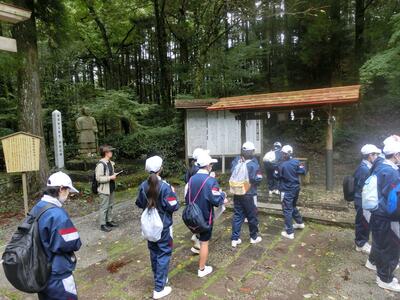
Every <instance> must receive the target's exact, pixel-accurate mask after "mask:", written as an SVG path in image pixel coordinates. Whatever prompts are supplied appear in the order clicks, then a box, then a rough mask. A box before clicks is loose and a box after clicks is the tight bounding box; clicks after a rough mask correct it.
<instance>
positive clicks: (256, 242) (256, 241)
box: [250, 236, 262, 244]
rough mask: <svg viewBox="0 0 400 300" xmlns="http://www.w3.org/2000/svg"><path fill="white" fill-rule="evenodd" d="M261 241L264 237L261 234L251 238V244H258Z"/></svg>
mask: <svg viewBox="0 0 400 300" xmlns="http://www.w3.org/2000/svg"><path fill="white" fill-rule="evenodd" d="M261 241H262V237H261V236H258V237H257V238H256V239H255V240H253V239H252V238H250V244H258V243H259V242H261Z"/></svg>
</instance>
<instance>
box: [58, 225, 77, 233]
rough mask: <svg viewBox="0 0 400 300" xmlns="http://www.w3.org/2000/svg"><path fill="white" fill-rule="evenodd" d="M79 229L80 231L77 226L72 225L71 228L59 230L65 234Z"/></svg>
mask: <svg viewBox="0 0 400 300" xmlns="http://www.w3.org/2000/svg"><path fill="white" fill-rule="evenodd" d="M77 231H78V230H76V228H75V227H71V228H65V229H60V230H59V231H58V232H59V233H60V234H61V235H64V234H69V233H74V232H77Z"/></svg>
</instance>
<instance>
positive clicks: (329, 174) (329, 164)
mask: <svg viewBox="0 0 400 300" xmlns="http://www.w3.org/2000/svg"><path fill="white" fill-rule="evenodd" d="M333 185H334V182H333V120H332V107H330V108H329V114H328V127H327V132H326V190H327V191H332V190H333Z"/></svg>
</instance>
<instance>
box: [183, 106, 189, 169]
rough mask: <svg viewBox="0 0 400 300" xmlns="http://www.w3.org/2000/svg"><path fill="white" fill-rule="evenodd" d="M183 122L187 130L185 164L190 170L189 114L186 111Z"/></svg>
mask: <svg viewBox="0 0 400 300" xmlns="http://www.w3.org/2000/svg"><path fill="white" fill-rule="evenodd" d="M183 122H184V128H185V164H186V166H187V167H188V168H189V166H190V163H189V153H188V152H189V149H188V147H189V141H188V138H189V137H188V132H187V131H188V129H187V127H188V126H187V122H188V113H187V111H186V109H185V110H184V112H183Z"/></svg>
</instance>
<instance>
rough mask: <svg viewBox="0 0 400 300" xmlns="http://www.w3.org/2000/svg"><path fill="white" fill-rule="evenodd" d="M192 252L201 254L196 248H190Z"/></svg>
mask: <svg viewBox="0 0 400 300" xmlns="http://www.w3.org/2000/svg"><path fill="white" fill-rule="evenodd" d="M190 251H192V252H193V253H194V254H200V249H198V248H196V247H192V248H190Z"/></svg>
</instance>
